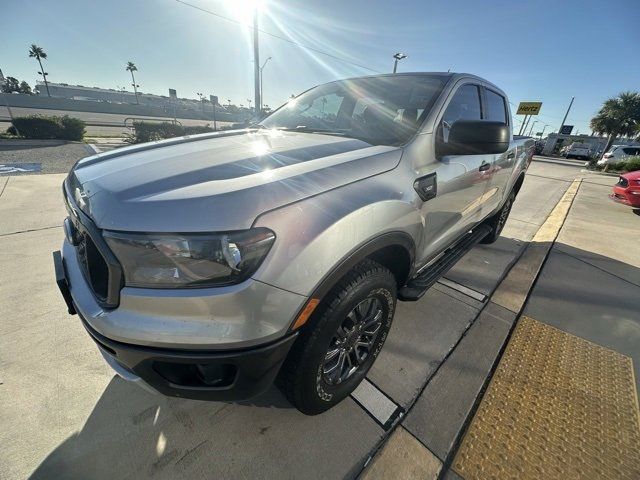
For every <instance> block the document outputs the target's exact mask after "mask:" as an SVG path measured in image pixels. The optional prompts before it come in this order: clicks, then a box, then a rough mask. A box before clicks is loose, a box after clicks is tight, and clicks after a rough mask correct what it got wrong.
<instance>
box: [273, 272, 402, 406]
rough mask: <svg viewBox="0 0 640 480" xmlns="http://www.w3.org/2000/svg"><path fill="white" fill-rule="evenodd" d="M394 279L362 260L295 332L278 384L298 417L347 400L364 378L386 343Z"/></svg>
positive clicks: (394, 300) (392, 307) (391, 317)
mask: <svg viewBox="0 0 640 480" xmlns="http://www.w3.org/2000/svg"><path fill="white" fill-rule="evenodd" d="M395 307H396V280H395V277H394V276H393V274H392V273H391V272H390V271H389V270H388V269H387V268H385V267H383V266H382V265H380V264H378V263H376V262H373V261H371V260H365V261H363V262H362V263H360V264H358V265H357V266H355V267H354V268H353V269H352V270H351V271H349V273H347V275H345V277H343V278H342V279H341V280H340V281H339V282H338V283H337V284H336V285H335V286H334V287H333V289H332V290H331V291H330V292H329V293H328V294H327V296H326V297H325V298H324V299H323V301H322V303H321V304H320V306H319V307H318V310H317V311H316V312H314V314H313V316H312V318H311V320H310V321H309V323H308V324H307V325H306V326H305V327H304V329H303V331H302V332H300V336H299V337H298V339H297V340H296V342H295V344H294V345H293V348H292V349H291V351H290V352H289V355H288V356H287V359H286V360H285V363H284V365H283V367H282V370H281V371H280V376H279V379H278V383H279V385H280V387H281V389H282V390H283V392H284V393H285V395H286V396H287V398H288V399H289V401H290V402H291V403H292V404H293V405H294V406H295V407H296V408H297V409H298V410H300V411H301V412H302V413H305V414H307V415H316V414H318V413H322V412H324V411H326V410H328V409H329V408H331V407H333V406H334V405H336V404H337V403H338V402H340V401H341V400H343V399H344V398H345V397H347V396H348V395H349V394H350V393H351V392H353V390H355V388H356V387H357V386H358V385H359V384H360V382H361V381H362V380H363V379H364V377H365V376H366V374H367V372H368V371H369V369H370V368H371V365H373V362H374V361H375V359H376V357H377V356H378V354H379V353H380V350H381V349H382V345H383V344H384V341H385V340H386V338H387V334H388V333H389V329H390V328H391V322H392V320H393V315H394V313H395Z"/></svg>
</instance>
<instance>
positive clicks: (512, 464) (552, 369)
mask: <svg viewBox="0 0 640 480" xmlns="http://www.w3.org/2000/svg"><path fill="white" fill-rule="evenodd" d="M610 188H611V187H610V180H609V179H606V178H602V177H592V176H589V177H587V178H585V179H584V180H582V182H579V181H577V182H574V184H573V185H572V186H571V187H570V188H569V190H568V191H567V193H566V194H565V196H564V197H563V199H562V200H560V202H559V203H558V205H557V206H556V208H555V209H554V211H553V212H552V213H551V214H550V215H549V217H548V219H547V221H546V222H545V223H544V224H543V225H542V226H541V227H540V229H539V230H538V231H537V233H536V234H535V236H533V238H532V239H531V243H530V244H529V245H528V246H527V247H526V250H525V251H524V252H523V254H522V256H521V257H520V259H519V260H518V262H517V263H516V264H515V265H514V266H513V268H511V270H510V272H509V273H508V274H507V276H506V278H505V279H504V280H503V281H502V283H501V284H500V286H499V287H498V288H497V290H496V291H495V292H494V293H493V295H491V297H490V299H489V301H488V303H487V305H486V306H485V308H484V309H483V310H482V311H481V313H480V315H479V317H478V318H477V319H476V320H475V322H474V324H473V325H472V327H471V328H470V329H469V331H468V332H467V333H466V334H465V336H464V337H463V338H462V339H461V341H460V343H459V344H458V345H457V347H456V349H455V350H454V351H453V353H452V354H451V356H450V357H449V358H447V359H446V361H445V362H444V363H443V364H442V366H441V367H440V369H439V370H438V372H437V373H436V375H435V376H434V377H433V378H432V379H431V380H430V382H429V383H428V384H427V386H426V388H425V390H424V391H423V392H422V393H421V395H420V398H419V399H418V400H417V402H416V404H415V405H414V406H413V407H412V408H411V409H410V410H409V411H408V413H407V415H406V417H405V418H404V420H403V422H402V424H401V425H400V426H399V427H398V428H397V429H396V430H395V432H394V433H393V434H392V435H391V437H390V438H389V440H388V441H387V442H386V443H385V444H384V445H383V446H382V447H381V449H380V450H379V452H378V454H377V455H376V456H375V457H374V458H373V461H372V462H371V463H370V465H369V466H368V468H366V469H365V470H364V472H363V475H362V477H363V478H364V479H366V480H371V479H378V478H390V477H391V476H394V478H407V479H408V478H434V479H435V478H441V479H447V480H454V479H460V478H464V479H465V480H471V479H483V478H496V479H503V478H505V479H506V478H518V479H521V478H545V479H564V478H612V479H613V478H616V479H617V478H624V479H626V478H628V479H635V478H640V454H639V453H638V452H640V422H639V417H638V400H637V389H638V385H639V384H638V378H639V377H640V374H639V372H640V370H639V365H640V315H638V311H640V244H638V242H637V241H635V240H634V239H635V236H636V235H637V232H638V223H639V222H640V219H638V217H637V216H636V215H634V214H633V212H632V211H631V210H630V209H628V208H626V207H622V206H620V205H617V204H614V203H613V202H610V201H609V200H608V198H607V194H608V193H609V191H610ZM503 345H506V346H504V347H503ZM503 348H504V353H501V352H502V349H503ZM496 364H497V365H496ZM634 370H635V381H634Z"/></svg>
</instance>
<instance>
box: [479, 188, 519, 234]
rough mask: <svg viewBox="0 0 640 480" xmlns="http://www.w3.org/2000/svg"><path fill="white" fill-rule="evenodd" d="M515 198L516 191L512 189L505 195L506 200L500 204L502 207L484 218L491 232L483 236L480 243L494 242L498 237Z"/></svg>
mask: <svg viewBox="0 0 640 480" xmlns="http://www.w3.org/2000/svg"><path fill="white" fill-rule="evenodd" d="M515 199H516V192H514V191H513V190H512V191H511V193H510V194H509V196H508V197H507V200H506V201H505V202H504V204H503V205H502V208H501V209H500V210H498V212H497V213H495V214H494V215H493V216H491V217H490V218H488V219H487V220H485V223H486V224H487V225H489V226H490V227H491V233H489V235H487V236H486V237H484V238H483V239H482V241H481V242H480V243H484V244H488V243H494V242H495V241H496V240H498V238H499V237H500V233H502V229H503V228H504V225H505V224H506V223H507V219H508V218H509V213H511V207H512V206H513V202H514V201H515Z"/></svg>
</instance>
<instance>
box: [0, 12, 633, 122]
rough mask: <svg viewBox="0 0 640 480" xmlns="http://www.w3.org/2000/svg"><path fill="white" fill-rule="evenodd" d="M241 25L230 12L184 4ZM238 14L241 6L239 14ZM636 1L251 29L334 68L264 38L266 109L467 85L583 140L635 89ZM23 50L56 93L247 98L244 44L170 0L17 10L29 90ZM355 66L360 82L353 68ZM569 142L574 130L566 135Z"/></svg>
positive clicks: (8, 28) (328, 19)
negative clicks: (454, 82) (398, 83)
mask: <svg viewBox="0 0 640 480" xmlns="http://www.w3.org/2000/svg"><path fill="white" fill-rule="evenodd" d="M185 1H187V2H189V3H192V4H194V5H197V6H200V7H202V8H205V9H207V10H210V11H212V12H215V13H218V14H220V15H223V16H226V17H230V18H233V19H238V20H240V21H243V20H244V19H243V11H244V13H245V14H246V9H243V8H238V7H237V5H239V2H240V0H185ZM240 4H241V2H240ZM639 19H640V0H606V1H603V0H600V1H592V0H571V1H566V0H562V1H558V0H554V1H547V0H539V1H525V0H490V1H486V2H482V1H477V0H447V1H430V0H407V1H402V0H396V1H385V2H382V1H373V0H342V1H338V0H322V1H320V0H318V1H313V0H266V6H265V7H264V9H263V12H262V15H261V28H262V29H264V30H265V31H268V32H270V33H273V34H276V35H278V36H281V37H285V38H289V39H291V40H293V41H295V42H298V43H301V44H304V45H308V46H312V47H314V48H316V49H319V50H322V51H325V52H329V53H331V54H333V55H335V56H337V57H340V58H343V59H345V60H348V61H350V62H353V63H348V62H342V61H338V60H336V59H334V58H331V57H328V56H326V55H322V54H318V53H316V52H312V51H309V50H306V49H303V48H300V47H297V46H295V45H292V44H290V43H287V42H285V41H283V40H281V39H278V38H274V37H271V36H268V35H261V58H262V59H265V58H266V57H269V56H271V57H273V60H272V61H271V62H270V63H269V65H268V66H267V67H266V68H265V70H264V95H265V103H266V104H269V105H271V106H276V105H279V104H281V103H283V102H284V101H285V100H286V98H287V97H288V96H289V95H291V94H292V93H296V94H297V93H300V92H301V91H303V90H305V89H307V88H309V87H311V86H313V85H315V84H317V83H321V82H325V81H329V80H332V79H337V78H344V77H349V76H355V75H361V74H368V73H373V72H374V71H379V72H388V71H390V69H391V68H392V66H393V59H392V58H391V56H392V55H393V53H395V52H396V51H401V52H404V53H406V54H407V55H408V56H409V57H408V58H407V59H405V60H403V61H402V63H401V65H400V70H401V71H447V70H448V69H449V68H451V70H452V71H457V72H470V73H475V74H478V75H480V76H483V77H485V78H487V79H488V80H490V81H492V82H494V83H496V84H497V85H498V86H500V87H501V88H503V89H504V90H505V91H506V92H507V93H508V95H509V97H510V99H511V101H512V102H514V103H518V102H519V101H535V100H538V101H542V102H543V106H542V110H541V115H540V116H539V117H538V118H537V119H538V120H539V122H541V123H539V124H538V125H536V128H535V130H538V128H537V127H538V126H542V122H544V123H548V124H550V126H549V127H547V131H550V130H553V129H557V128H558V126H559V124H560V122H561V121H562V116H563V115H564V111H565V109H566V108H567V105H568V103H569V101H570V99H571V97H572V96H575V97H576V100H575V103H574V107H573V109H572V111H571V113H570V114H569V118H568V119H567V123H568V124H574V125H576V128H577V129H579V130H580V132H581V133H584V132H587V131H588V122H589V119H590V118H591V117H592V116H593V114H594V113H595V112H597V110H598V109H599V107H600V105H601V104H602V102H603V101H604V100H605V99H606V98H608V97H610V96H615V95H617V94H618V93H620V92H622V91H625V90H638V89H640V62H638V46H640V29H639V28H638V20H639ZM31 43H37V44H38V45H40V46H42V47H43V48H44V49H45V50H46V52H47V53H48V55H49V59H48V60H47V62H46V70H47V71H48V72H49V74H50V75H49V79H50V80H51V81H53V82H66V83H74V84H82V85H85V86H100V87H107V88H115V87H116V86H123V85H125V86H129V84H130V83H131V81H130V78H129V77H128V76H127V75H128V72H125V70H124V65H125V63H126V61H127V60H132V61H134V62H135V63H136V65H137V66H138V68H139V72H138V75H137V82H138V83H139V84H140V85H141V90H142V91H144V92H152V93H158V94H164V95H166V94H167V89H168V88H169V87H172V88H176V89H177V90H178V95H179V96H181V97H182V96H184V97H193V98H196V94H195V93H196V92H204V93H206V94H210V93H213V94H217V95H218V96H219V97H220V98H221V100H223V101H226V99H227V98H229V99H231V100H232V102H234V103H238V104H240V103H244V104H245V105H247V99H249V98H253V70H252V69H253V63H252V58H253V57H252V50H251V36H250V31H249V30H248V29H247V28H246V27H243V26H241V25H238V24H236V23H233V22H229V21H226V20H223V19H221V18H219V17H216V16H213V15H210V14H207V13H204V12H202V11H199V10H196V9H194V8H191V7H188V6H185V5H183V4H180V3H178V2H176V1H175V0H110V1H109V2H100V3H99V2H91V1H89V2H88V1H86V0H57V1H55V2H54V1H49V0H40V1H33V0H22V1H20V2H7V3H5V4H4V5H3V6H2V10H1V15H0V68H1V69H2V71H3V72H4V74H5V75H11V76H15V77H18V78H20V79H26V80H27V81H28V82H29V83H32V84H33V83H34V81H35V79H36V76H37V74H36V72H37V70H38V69H37V64H36V63H35V61H34V60H33V59H30V58H28V57H27V50H28V47H29V45H30V44H31ZM354 64H358V65H363V66H366V67H368V68H369V69H371V70H367V69H364V68H360V67H359V66H356V65H354ZM574 131H575V130H574Z"/></svg>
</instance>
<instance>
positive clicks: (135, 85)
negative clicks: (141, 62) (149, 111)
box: [125, 61, 140, 104]
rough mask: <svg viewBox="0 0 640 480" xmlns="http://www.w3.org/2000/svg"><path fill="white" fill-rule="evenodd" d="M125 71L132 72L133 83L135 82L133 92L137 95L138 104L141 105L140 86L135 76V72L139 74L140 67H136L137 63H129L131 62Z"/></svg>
mask: <svg viewBox="0 0 640 480" xmlns="http://www.w3.org/2000/svg"><path fill="white" fill-rule="evenodd" d="M125 70H128V71H130V72H131V81H132V82H133V83H132V84H131V85H133V92H134V93H135V95H136V103H138V104H139V103H140V102H139V101H138V87H139V86H140V85H137V84H136V77H134V75H133V72H137V71H138V67H136V64H135V63H133V62H131V61H129V62H127V66H126V67H125Z"/></svg>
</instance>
